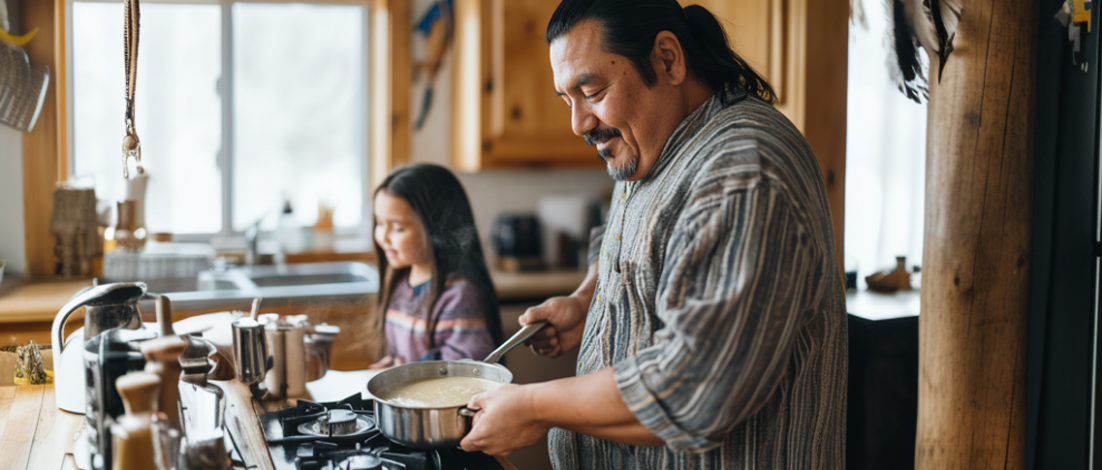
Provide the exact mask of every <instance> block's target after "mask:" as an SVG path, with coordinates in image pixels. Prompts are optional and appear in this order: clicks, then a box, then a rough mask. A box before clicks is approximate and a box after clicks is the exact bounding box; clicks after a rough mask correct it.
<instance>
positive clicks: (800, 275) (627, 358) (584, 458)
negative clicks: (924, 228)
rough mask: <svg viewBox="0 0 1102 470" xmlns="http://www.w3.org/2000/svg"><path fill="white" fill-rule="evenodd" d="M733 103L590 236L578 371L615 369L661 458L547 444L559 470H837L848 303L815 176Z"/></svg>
mask: <svg viewBox="0 0 1102 470" xmlns="http://www.w3.org/2000/svg"><path fill="white" fill-rule="evenodd" d="M734 93H735V94H734V95H733V96H732V98H734V99H735V103H733V104H730V105H723V104H722V103H721V102H720V100H719V99H718V97H712V98H711V99H710V100H709V101H707V102H706V103H705V104H704V105H702V106H701V107H700V108H699V109H697V110H696V111H694V112H693V113H692V114H691V115H690V116H689V117H687V118H686V119H685V121H684V122H682V124H681V125H680V126H679V127H678V128H677V129H676V130H675V131H674V133H673V135H672V136H671V137H670V139H669V140H668V141H667V143H666V146H665V148H664V149H663V151H662V154H661V156H660V157H659V160H658V162H657V163H656V165H655V167H654V168H653V169H652V170H651V172H650V174H649V175H647V176H646V177H645V178H643V179H641V180H639V181H636V182H622V183H617V185H616V190H615V193H614V194H613V198H612V210H611V211H610V213H609V220H608V222H607V224H606V225H605V227H604V228H603V229H602V230H598V231H595V234H599V236H597V237H595V238H596V242H595V245H596V246H598V247H599V259H600V264H599V268H600V270H599V277H598V283H597V290H596V292H595V295H594V297H593V302H592V304H591V305H590V308H589V314H588V317H587V319H586V326H585V333H584V336H583V339H582V344H581V348H580V351H579V356H578V364H577V372H578V374H579V375H580V374H586V373H591V372H594V371H597V370H600V369H603V368H606V367H613V368H614V371H615V377H616V383H617V386H618V387H619V391H620V395H621V397H622V398H623V399H624V402H625V403H626V404H627V405H628V407H629V408H630V409H631V410H632V412H633V413H634V414H635V416H636V417H637V418H638V419H639V420H640V422H642V423H643V424H644V425H645V426H646V427H647V428H648V429H650V430H651V431H652V432H654V433H655V434H656V435H657V436H659V437H660V438H662V439H663V440H664V441H665V442H666V446H665V447H639V446H630V445H625V444H618V443H614V442H610V441H606V440H602V439H597V438H593V437H590V436H585V435H581V434H575V433H571V432H568V431H564V430H561V429H554V430H552V432H551V434H550V436H549V445H550V447H551V456H552V457H551V458H552V461H553V463H554V465H555V467H556V468H557V469H560V470H564V469H609V470H612V469H624V468H645V469H663V470H665V469H713V468H724V469H770V470H781V469H791V470H811V469H813V470H831V469H842V468H843V467H844V463H845V414H846V376H847V365H846V364H847V330H846V314H845V297H844V290H843V287H842V284H841V280H840V278H839V273H838V271H837V268H836V264H835V255H834V241H833V235H832V233H833V232H832V228H831V218H830V209H829V207H828V205H827V199H826V190H825V187H824V184H823V178H822V173H821V171H820V170H819V166H818V164H817V162H816V160H815V157H814V155H813V154H812V151H811V148H810V147H809V146H808V144H807V141H806V140H805V139H804V137H803V136H802V135H801V134H800V132H799V131H798V130H797V129H796V128H795V127H794V126H793V125H792V124H791V123H790V122H789V121H788V120H787V119H786V118H785V117H784V116H783V115H782V114H781V113H780V112H778V111H777V110H776V109H774V108H773V107H772V106H770V105H769V104H767V103H765V102H763V101H761V100H759V99H758V98H756V97H747V96H746V95H745V93H742V92H734Z"/></svg>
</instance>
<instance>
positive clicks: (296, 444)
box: [260, 393, 502, 470]
mask: <svg viewBox="0 0 1102 470" xmlns="http://www.w3.org/2000/svg"><path fill="white" fill-rule="evenodd" d="M260 422H261V424H262V425H263V427H264V435H265V437H266V438H267V441H268V447H269V450H270V453H271V456H272V462H273V463H274V464H275V467H276V468H277V469H279V470H291V469H294V470H338V469H340V470H353V469H356V470H453V469H456V470H482V469H487V470H502V467H501V465H500V464H498V462H497V461H496V460H495V459H494V458H493V457H490V456H488V455H486V454H483V453H481V452H473V453H467V452H463V451H462V450H461V449H459V448H446V449H436V450H425V449H411V448H408V447H404V446H401V445H399V444H396V443H393V442H391V441H389V440H387V439H386V437H384V436H383V435H382V434H381V433H380V432H379V430H378V428H377V427H376V426H375V415H374V402H372V401H371V400H364V399H363V398H361V397H360V394H358V393H357V394H355V395H353V396H350V397H348V398H345V399H344V400H341V401H339V402H330V403H313V402H310V401H306V400H299V401H298V403H297V404H296V406H293V407H291V408H287V409H284V410H280V411H273V412H271V413H265V414H264V415H262V416H261V417H260Z"/></svg>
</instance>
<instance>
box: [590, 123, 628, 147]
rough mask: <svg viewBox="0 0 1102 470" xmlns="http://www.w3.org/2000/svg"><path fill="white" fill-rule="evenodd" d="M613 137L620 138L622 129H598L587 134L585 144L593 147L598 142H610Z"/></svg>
mask: <svg viewBox="0 0 1102 470" xmlns="http://www.w3.org/2000/svg"><path fill="white" fill-rule="evenodd" d="M613 137H620V129H616V128H614V127H610V128H608V129H596V130H592V131H589V132H587V133H586V134H585V136H584V137H583V138H584V139H585V144H586V145H588V146H590V147H592V146H594V145H597V142H600V141H602V140H608V139H611V138H613Z"/></svg>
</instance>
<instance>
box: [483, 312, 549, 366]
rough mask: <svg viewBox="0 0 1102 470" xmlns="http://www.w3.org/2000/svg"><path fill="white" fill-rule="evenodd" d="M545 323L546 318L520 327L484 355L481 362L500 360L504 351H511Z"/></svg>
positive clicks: (545, 324)
mask: <svg viewBox="0 0 1102 470" xmlns="http://www.w3.org/2000/svg"><path fill="white" fill-rule="evenodd" d="M547 325H548V323H547V321H546V320H543V321H538V322H535V323H529V324H528V325H526V326H525V327H524V328H521V329H520V331H518V332H517V333H516V334H515V335H513V337H511V338H509V339H508V340H507V341H505V343H504V344H502V345H501V346H499V347H498V348H497V349H495V350H494V352H492V353H490V355H489V356H486V360H485V361H482V362H489V363H496V362H497V361H500V360H501V358H502V357H503V356H505V353H507V352H509V351H511V350H512V349H513V348H515V347H517V345H519V344H521V343H523V342H525V341H528V338H531V337H532V335H534V334H536V333H537V332H539V331H540V330H542V329H543V327H545V326H547Z"/></svg>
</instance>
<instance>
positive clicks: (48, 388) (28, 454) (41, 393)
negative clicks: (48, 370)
mask: <svg viewBox="0 0 1102 470" xmlns="http://www.w3.org/2000/svg"><path fill="white" fill-rule="evenodd" d="M83 425H84V416H83V415H76V414H72V413H67V412H64V411H61V410H59V409H58V408H57V406H56V405H55V404H54V386H53V385H30V386H6V387H0V456H3V458H0V469H10V470H43V469H48V470H54V469H66V470H69V469H76V468H77V466H76V462H75V461H74V460H73V448H74V446H75V444H76V441H77V439H78V438H79V437H80V429H81V426H83Z"/></svg>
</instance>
